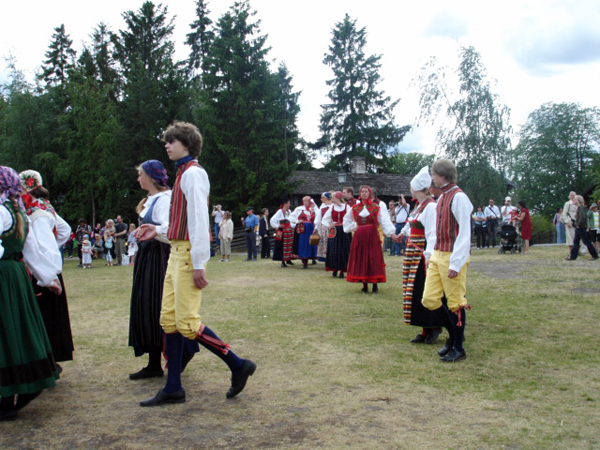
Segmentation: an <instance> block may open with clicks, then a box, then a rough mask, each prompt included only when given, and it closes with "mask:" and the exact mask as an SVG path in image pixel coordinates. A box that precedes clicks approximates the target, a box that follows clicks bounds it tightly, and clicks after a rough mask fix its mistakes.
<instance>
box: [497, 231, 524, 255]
mask: <svg viewBox="0 0 600 450" xmlns="http://www.w3.org/2000/svg"><path fill="white" fill-rule="evenodd" d="M498 235H499V236H500V249H499V250H498V253H499V254H501V255H502V254H503V253H506V252H511V253H512V254H515V253H517V252H520V251H521V247H520V246H519V243H518V239H520V238H519V235H518V233H517V230H516V229H515V227H514V226H512V225H508V224H506V225H502V227H501V228H500V230H499V231H498Z"/></svg>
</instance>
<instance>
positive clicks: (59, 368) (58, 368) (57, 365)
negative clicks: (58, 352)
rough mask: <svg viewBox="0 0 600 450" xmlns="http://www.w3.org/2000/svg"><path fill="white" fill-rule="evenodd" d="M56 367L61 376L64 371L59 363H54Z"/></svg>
mask: <svg viewBox="0 0 600 450" xmlns="http://www.w3.org/2000/svg"><path fill="white" fill-rule="evenodd" d="M54 364H55V365H56V370H58V374H59V375H60V374H61V373H62V371H63V368H62V366H61V365H60V364H58V363H54Z"/></svg>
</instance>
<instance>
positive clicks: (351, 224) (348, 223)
mask: <svg viewBox="0 0 600 450" xmlns="http://www.w3.org/2000/svg"><path fill="white" fill-rule="evenodd" d="M343 226H344V233H351V232H353V231H354V230H356V227H357V225H356V222H355V221H354V213H353V212H352V208H348V211H347V212H346V215H345V216H344V222H343Z"/></svg>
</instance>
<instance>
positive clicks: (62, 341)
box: [33, 274, 74, 362]
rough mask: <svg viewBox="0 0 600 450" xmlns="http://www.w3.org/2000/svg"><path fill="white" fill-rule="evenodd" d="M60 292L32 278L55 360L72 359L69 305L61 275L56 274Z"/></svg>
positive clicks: (72, 348) (72, 347)
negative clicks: (55, 291)
mask: <svg viewBox="0 0 600 450" xmlns="http://www.w3.org/2000/svg"><path fill="white" fill-rule="evenodd" d="M58 279H59V280H60V285H61V286H62V293H61V294H60V295H56V294H55V293H54V292H52V291H51V290H50V289H48V288H45V287H41V286H38V285H37V280H36V279H35V278H34V279H33V290H34V292H35V296H36V298H37V300H38V305H39V307H40V313H41V314H42V318H43V319H44V325H45V326H46V333H48V340H49V341H50V346H51V347H52V352H53V353H54V360H55V361H56V362H62V361H71V360H72V359H73V350H74V346H73V335H72V333H71V320H70V319H69V305H68V304H67V293H66V291H65V283H64V282H63V278H62V275H61V274H59V275H58Z"/></svg>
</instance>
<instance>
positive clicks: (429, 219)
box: [419, 202, 437, 258]
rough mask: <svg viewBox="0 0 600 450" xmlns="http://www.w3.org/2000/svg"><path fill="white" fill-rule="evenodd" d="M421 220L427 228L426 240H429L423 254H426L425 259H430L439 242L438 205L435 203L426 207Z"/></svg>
mask: <svg viewBox="0 0 600 450" xmlns="http://www.w3.org/2000/svg"><path fill="white" fill-rule="evenodd" d="M419 220H420V221H421V223H422V224H423V226H424V227H425V239H426V240H427V247H426V248H425V251H424V252H423V253H424V254H425V257H427V258H429V257H431V255H432V254H433V249H434V247H435V242H436V240H437V235H436V225H437V205H436V204H435V203H434V202H431V203H429V204H428V205H427V206H426V207H425V211H423V214H421V217H420V218H419Z"/></svg>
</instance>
